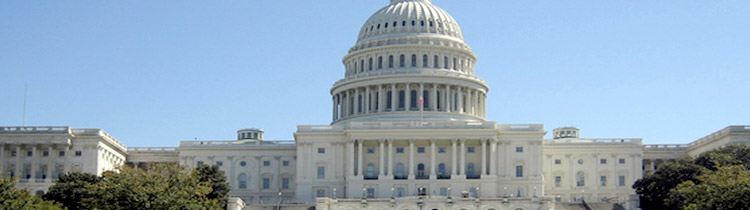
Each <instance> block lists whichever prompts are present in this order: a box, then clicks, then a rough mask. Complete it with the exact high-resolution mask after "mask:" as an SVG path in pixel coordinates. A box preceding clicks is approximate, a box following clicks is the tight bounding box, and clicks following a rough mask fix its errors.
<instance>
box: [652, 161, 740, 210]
mask: <svg viewBox="0 0 750 210" xmlns="http://www.w3.org/2000/svg"><path fill="white" fill-rule="evenodd" d="M698 180H699V182H698V183H699V184H696V183H695V182H693V181H686V182H683V183H681V184H679V185H678V186H677V187H676V188H674V189H672V190H671V191H670V194H669V199H667V202H668V203H672V204H675V205H676V206H678V207H679V208H680V209H686V210H700V209H738V210H743V209H745V210H747V209H750V171H748V170H746V169H745V168H744V166H743V165H734V166H719V167H718V168H717V170H716V171H709V172H707V173H705V174H703V175H701V176H700V177H699V178H698Z"/></svg>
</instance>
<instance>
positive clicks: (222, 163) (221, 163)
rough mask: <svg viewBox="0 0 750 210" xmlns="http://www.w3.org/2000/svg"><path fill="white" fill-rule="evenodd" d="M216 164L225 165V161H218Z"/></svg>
mask: <svg viewBox="0 0 750 210" xmlns="http://www.w3.org/2000/svg"><path fill="white" fill-rule="evenodd" d="M216 165H217V166H224V162H221V161H216Z"/></svg>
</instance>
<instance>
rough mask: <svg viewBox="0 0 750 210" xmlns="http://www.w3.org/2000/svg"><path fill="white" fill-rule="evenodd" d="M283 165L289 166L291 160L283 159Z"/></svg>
mask: <svg viewBox="0 0 750 210" xmlns="http://www.w3.org/2000/svg"><path fill="white" fill-rule="evenodd" d="M281 165H282V166H289V161H288V160H285V161H282V162H281Z"/></svg>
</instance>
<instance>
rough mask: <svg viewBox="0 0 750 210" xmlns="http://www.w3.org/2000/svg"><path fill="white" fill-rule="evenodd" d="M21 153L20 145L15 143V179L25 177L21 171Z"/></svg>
mask: <svg viewBox="0 0 750 210" xmlns="http://www.w3.org/2000/svg"><path fill="white" fill-rule="evenodd" d="M21 155H22V154H21V145H20V144H19V145H16V169H15V170H14V171H15V174H16V177H15V178H16V179H22V178H25V177H23V171H22V169H23V164H21Z"/></svg>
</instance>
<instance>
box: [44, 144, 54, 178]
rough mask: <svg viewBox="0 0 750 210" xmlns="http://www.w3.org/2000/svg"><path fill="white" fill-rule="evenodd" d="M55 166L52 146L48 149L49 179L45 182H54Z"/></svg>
mask: <svg viewBox="0 0 750 210" xmlns="http://www.w3.org/2000/svg"><path fill="white" fill-rule="evenodd" d="M54 166H55V158H53V156H52V145H50V146H49V147H47V177H45V182H52V170H53V169H54Z"/></svg>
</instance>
